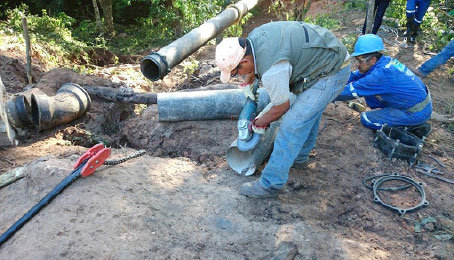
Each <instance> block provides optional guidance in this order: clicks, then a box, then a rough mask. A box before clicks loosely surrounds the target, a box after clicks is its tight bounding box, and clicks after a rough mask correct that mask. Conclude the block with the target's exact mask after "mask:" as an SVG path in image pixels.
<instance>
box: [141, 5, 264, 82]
mask: <svg viewBox="0 0 454 260" xmlns="http://www.w3.org/2000/svg"><path fill="white" fill-rule="evenodd" d="M258 2H259V0H242V1H239V2H238V3H235V4H233V5H230V6H228V7H227V8H226V9H225V10H224V11H222V12H221V13H220V14H219V15H217V16H216V17H214V18H211V19H210V20H208V21H206V22H205V23H204V24H202V25H200V26H199V27H197V28H195V29H193V30H192V31H190V32H189V33H187V34H185V35H184V36H183V37H181V38H179V39H177V40H175V41H173V42H172V43H170V44H169V45H167V46H165V47H163V48H162V49H160V50H159V51H158V52H152V53H150V54H149V55H147V56H145V57H144V59H143V60H142V62H141V64H140V69H141V71H142V74H143V75H144V76H145V77H146V78H148V79H150V80H152V81H156V80H159V79H162V78H164V76H165V75H167V73H169V71H170V69H171V68H173V67H174V66H175V65H177V64H179V63H180V62H181V61H183V60H184V59H185V58H186V57H188V56H189V55H191V54H192V53H194V52H195V51H197V50H198V49H199V48H200V47H201V46H203V45H204V44H206V43H207V42H208V41H209V40H211V39H213V38H214V37H216V35H218V34H219V33H220V32H222V31H223V30H224V29H226V28H227V27H229V26H230V25H232V24H233V23H235V22H236V21H239V20H241V18H242V17H243V16H244V15H245V14H246V13H247V12H248V11H249V10H251V9H252V8H253V7H254V6H255V5H256V4H257V3H258Z"/></svg>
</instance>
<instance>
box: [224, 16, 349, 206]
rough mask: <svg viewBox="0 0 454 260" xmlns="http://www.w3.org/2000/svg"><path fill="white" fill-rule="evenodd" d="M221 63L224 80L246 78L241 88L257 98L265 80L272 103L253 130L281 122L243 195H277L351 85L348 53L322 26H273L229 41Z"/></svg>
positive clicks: (305, 155) (287, 24) (259, 131)
mask: <svg viewBox="0 0 454 260" xmlns="http://www.w3.org/2000/svg"><path fill="white" fill-rule="evenodd" d="M216 62H217V65H218V67H219V68H220V70H221V81H222V82H224V83H226V82H228V81H229V79H230V77H231V76H235V75H242V76H244V78H245V82H244V84H242V85H241V86H242V88H243V89H244V91H245V93H247V95H249V96H251V97H252V98H254V97H253V96H252V95H251V93H252V91H251V88H252V83H253V81H254V80H255V78H258V79H260V80H261V81H262V85H263V87H264V88H265V89H266V91H267V93H268V95H269V96H270V100H271V103H270V104H269V105H268V106H267V107H266V108H265V109H264V111H262V112H261V113H260V114H259V115H258V116H257V117H256V118H255V120H254V121H253V123H252V125H251V128H252V129H253V131H255V132H257V133H264V131H265V130H266V128H267V127H268V126H269V124H270V123H271V122H273V121H276V120H279V119H280V118H282V120H281V124H280V128H279V131H278V133H277V136H276V139H275V141H274V148H273V152H272V154H271V157H270V159H269V161H268V164H267V165H266V167H265V168H264V169H263V171H262V174H261V176H260V178H259V179H258V180H256V181H252V182H247V183H245V184H243V185H242V186H241V188H240V194H242V195H245V196H248V197H253V198H266V197H274V196H277V195H278V193H279V192H280V190H281V189H282V188H283V186H284V185H285V183H286V182H287V179H288V173H289V170H290V168H291V167H292V165H294V166H301V165H303V164H305V163H307V161H308V155H309V153H310V151H311V150H312V148H313V147H314V145H315V141H316V138H317V132H318V125H319V122H320V118H321V116H322V113H323V111H324V110H325V108H326V106H327V105H328V104H329V103H330V102H332V101H333V100H334V99H335V98H336V97H337V95H338V94H339V93H340V92H341V91H342V90H343V88H344V86H345V84H346V83H347V80H348V77H349V74H350V61H349V54H348V52H347V49H346V48H345V46H344V45H343V44H342V43H341V42H340V41H339V40H338V39H337V38H336V37H335V35H334V34H333V33H331V32H330V31H329V30H327V29H325V28H322V27H319V26H317V25H313V24H308V23H303V22H294V21H287V22H272V23H268V24H264V25H262V26H260V27H257V28H256V29H254V30H253V31H252V32H251V33H250V34H249V35H248V37H247V38H246V39H244V38H225V39H224V40H223V41H222V42H221V43H220V44H219V45H218V46H217V48H216Z"/></svg>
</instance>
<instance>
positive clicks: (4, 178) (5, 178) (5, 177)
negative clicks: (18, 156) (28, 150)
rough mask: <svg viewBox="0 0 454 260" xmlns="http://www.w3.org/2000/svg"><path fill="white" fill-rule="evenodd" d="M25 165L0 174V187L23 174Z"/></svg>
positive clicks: (21, 176)
mask: <svg viewBox="0 0 454 260" xmlns="http://www.w3.org/2000/svg"><path fill="white" fill-rule="evenodd" d="M24 169H25V167H19V168H16V169H14V170H11V171H9V172H7V173H4V174H2V175H0V188H2V187H4V186H6V185H9V184H11V183H13V182H15V181H17V180H19V179H22V178H24V176H25V171H24Z"/></svg>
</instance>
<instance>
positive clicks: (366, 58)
mask: <svg viewBox="0 0 454 260" xmlns="http://www.w3.org/2000/svg"><path fill="white" fill-rule="evenodd" d="M382 51H384V46H383V40H382V39H381V38H380V37H379V36H377V35H374V34H366V35H362V36H360V37H359V38H358V41H357V42H356V44H355V50H354V53H353V54H352V55H351V56H353V57H355V59H356V62H357V66H358V70H357V71H354V72H352V73H351V74H350V78H349V80H348V83H347V86H346V87H345V89H344V90H343V91H342V93H341V94H340V95H339V96H338V97H337V98H336V100H337V101H340V100H351V99H355V98H358V97H364V98H365V101H366V103H367V105H368V106H369V107H370V108H372V110H370V111H367V112H362V113H361V123H362V124H363V125H364V126H366V127H368V128H371V129H380V128H381V127H382V126H383V125H384V124H387V125H389V126H412V125H419V124H422V123H424V122H426V121H427V120H429V119H430V115H431V114H432V101H431V97H430V93H429V91H428V89H427V88H426V86H425V85H424V83H423V82H422V80H421V79H420V78H419V77H418V76H416V75H415V74H414V73H413V72H412V71H411V70H409V69H408V68H407V67H406V66H405V65H403V64H402V63H400V62H399V61H398V60H396V59H393V58H391V57H389V56H384V55H383V54H382Z"/></svg>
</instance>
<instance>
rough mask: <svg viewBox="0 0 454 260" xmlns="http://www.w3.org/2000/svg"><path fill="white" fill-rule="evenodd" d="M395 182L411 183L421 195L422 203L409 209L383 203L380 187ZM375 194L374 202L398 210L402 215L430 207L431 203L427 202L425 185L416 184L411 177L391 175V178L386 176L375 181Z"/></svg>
mask: <svg viewBox="0 0 454 260" xmlns="http://www.w3.org/2000/svg"><path fill="white" fill-rule="evenodd" d="M394 180H397V181H402V182H406V183H409V184H411V185H413V186H415V188H416V189H417V190H418V192H419V194H420V195H421V201H420V202H419V203H418V204H417V205H416V206H413V207H409V208H399V207H397V206H393V205H391V204H387V203H385V202H383V200H382V199H381V198H380V196H379V195H378V191H379V190H380V186H381V185H382V184H383V183H384V182H387V181H394ZM373 192H374V201H375V203H378V204H381V205H383V206H385V207H387V208H389V209H392V210H396V211H397V212H398V213H399V214H400V215H404V214H405V213H407V212H411V211H414V210H416V209H418V208H420V207H424V206H427V205H429V202H428V201H427V200H426V192H425V191H424V186H423V183H422V182H416V181H415V180H413V179H412V178H410V177H407V176H402V175H399V174H397V173H394V174H391V175H389V176H384V177H382V178H380V179H378V180H377V181H375V182H374V186H373Z"/></svg>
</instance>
